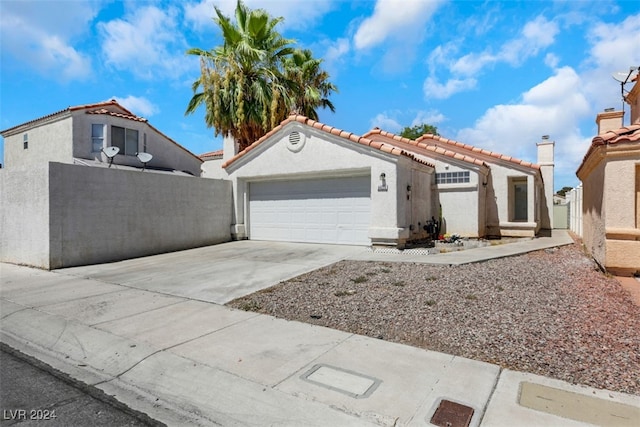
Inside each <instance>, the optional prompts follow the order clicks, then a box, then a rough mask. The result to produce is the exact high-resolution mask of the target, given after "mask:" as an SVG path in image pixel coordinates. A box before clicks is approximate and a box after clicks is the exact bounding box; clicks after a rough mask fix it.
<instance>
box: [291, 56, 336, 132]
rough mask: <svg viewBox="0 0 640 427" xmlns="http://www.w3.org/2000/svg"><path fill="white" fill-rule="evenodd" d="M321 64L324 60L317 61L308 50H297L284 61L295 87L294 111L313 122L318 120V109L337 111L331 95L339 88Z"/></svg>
mask: <svg viewBox="0 0 640 427" xmlns="http://www.w3.org/2000/svg"><path fill="white" fill-rule="evenodd" d="M321 64H322V60H321V59H315V58H314V57H313V53H312V52H311V51H310V50H308V49H305V50H301V49H296V50H295V52H293V54H292V55H291V56H288V57H287V58H285V60H284V69H285V76H286V78H287V80H289V81H290V82H292V83H293V84H294V85H295V92H294V96H293V101H294V106H293V107H294V108H293V110H294V111H295V112H297V113H299V114H302V115H303V116H307V117H309V118H310V119H313V120H318V113H317V111H316V109H317V108H318V107H322V108H329V109H330V110H331V111H332V112H335V110H336V109H335V107H334V105H333V103H332V102H331V101H330V100H329V95H331V93H332V92H337V91H338V88H337V87H336V86H335V85H334V84H333V83H331V82H330V81H329V73H327V72H326V71H324V70H323V69H322V68H320V65H321Z"/></svg>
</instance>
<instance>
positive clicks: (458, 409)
mask: <svg viewBox="0 0 640 427" xmlns="http://www.w3.org/2000/svg"><path fill="white" fill-rule="evenodd" d="M471 417H473V408H471V407H469V406H465V405H461V404H459V403H456V402H451V401H450V400H441V401H440V405H439V406H438V409H436V412H434V414H433V417H431V424H434V425H437V426H439V427H469V423H471Z"/></svg>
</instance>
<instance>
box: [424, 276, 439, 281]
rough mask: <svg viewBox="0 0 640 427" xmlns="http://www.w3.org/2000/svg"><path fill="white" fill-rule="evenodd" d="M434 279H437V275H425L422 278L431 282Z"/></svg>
mask: <svg viewBox="0 0 640 427" xmlns="http://www.w3.org/2000/svg"><path fill="white" fill-rule="evenodd" d="M436 279H437V277H435V276H429V277H425V278H424V280H426V281H427V282H431V281H434V280H436Z"/></svg>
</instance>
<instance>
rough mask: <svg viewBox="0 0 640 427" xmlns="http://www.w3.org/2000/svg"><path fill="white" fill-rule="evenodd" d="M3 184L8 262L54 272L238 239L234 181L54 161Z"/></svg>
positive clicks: (4, 257) (0, 250) (1, 251)
mask: <svg viewBox="0 0 640 427" xmlns="http://www.w3.org/2000/svg"><path fill="white" fill-rule="evenodd" d="M25 182H26V183H29V185H28V186H27V188H24V186H23V185H22V184H23V183H25ZM0 183H1V185H2V187H0V188H1V193H2V194H1V195H0V198H1V202H2V220H1V225H2V231H1V232H0V233H1V237H2V243H1V246H0V255H1V261H4V262H12V263H19V264H27V265H32V266H36V267H41V268H46V269H54V268H60V267H68V266H74V265H85V264H95V263H101V262H109V261H116V260H122V259H127V258H134V257H140V256H145V255H152V254H157V253H163V252H170V251H175V250H182V249H189V248H194V247H199V246H206V245H211V244H215V243H220V242H224V241H228V240H230V238H231V236H230V225H231V212H232V208H231V202H232V199H231V183H230V182H228V181H222V180H212V179H202V178H195V177H186V176H174V175H169V174H160V173H153V172H149V171H145V172H141V171H125V170H117V169H105V168H92V167H85V166H79V165H70V164H62V163H53V162H52V163H49V164H48V166H47V167H45V168H42V169H39V170H35V171H20V170H11V171H3V172H2V174H0Z"/></svg>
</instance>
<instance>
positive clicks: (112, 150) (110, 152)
mask: <svg viewBox="0 0 640 427" xmlns="http://www.w3.org/2000/svg"><path fill="white" fill-rule="evenodd" d="M102 152H103V153H104V154H106V156H107V157H108V158H109V167H111V164H112V163H113V158H114V157H115V156H116V155H117V154H118V153H119V152H120V148H118V147H113V146H109V147H105V148H103V149H102Z"/></svg>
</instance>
